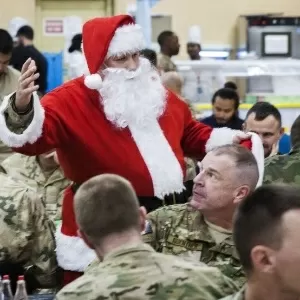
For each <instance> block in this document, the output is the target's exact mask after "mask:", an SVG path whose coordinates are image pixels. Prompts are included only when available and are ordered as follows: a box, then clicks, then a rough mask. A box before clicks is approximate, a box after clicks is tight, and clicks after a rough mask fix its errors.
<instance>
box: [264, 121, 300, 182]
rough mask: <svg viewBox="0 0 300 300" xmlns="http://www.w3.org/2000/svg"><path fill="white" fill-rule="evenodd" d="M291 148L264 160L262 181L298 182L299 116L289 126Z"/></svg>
mask: <svg viewBox="0 0 300 300" xmlns="http://www.w3.org/2000/svg"><path fill="white" fill-rule="evenodd" d="M291 144H292V150H291V151H290V153H289V154H286V155H275V156H271V157H269V158H267V159H266V160H265V175H264V183H266V184H267V183H272V182H281V183H295V184H298V185H299V184H300V116H298V118H297V119H296V120H295V122H294V124H293V125H292V128H291Z"/></svg>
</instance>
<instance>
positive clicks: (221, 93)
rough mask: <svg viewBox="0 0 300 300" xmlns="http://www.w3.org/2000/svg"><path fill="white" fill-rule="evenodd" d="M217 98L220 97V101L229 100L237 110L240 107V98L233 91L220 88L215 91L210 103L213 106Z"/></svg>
mask: <svg viewBox="0 0 300 300" xmlns="http://www.w3.org/2000/svg"><path fill="white" fill-rule="evenodd" d="M217 97H220V98H221V99H230V100H234V107H235V109H236V110H237V109H238V108H239V105H240V97H239V95H238V93H237V92H236V91H235V90H233V89H231V88H230V89H228V88H222V89H219V90H217V91H216V92H215V93H214V95H213V97H212V100H211V103H212V104H214V103H215V102H216V99H217Z"/></svg>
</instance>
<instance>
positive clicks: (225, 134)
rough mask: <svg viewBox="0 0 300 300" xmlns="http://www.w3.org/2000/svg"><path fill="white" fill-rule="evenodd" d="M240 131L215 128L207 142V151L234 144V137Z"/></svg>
mask: <svg viewBox="0 0 300 300" xmlns="http://www.w3.org/2000/svg"><path fill="white" fill-rule="evenodd" d="M238 132H239V130H232V129H229V128H225V127H224V128H215V129H213V131H212V132H211V134H210V137H209V139H208V141H207V142H206V145H205V149H206V153H207V152H209V151H211V150H213V149H214V148H217V147H220V146H223V145H227V144H232V142H233V137H234V136H235V135H236V134H237V133H238Z"/></svg>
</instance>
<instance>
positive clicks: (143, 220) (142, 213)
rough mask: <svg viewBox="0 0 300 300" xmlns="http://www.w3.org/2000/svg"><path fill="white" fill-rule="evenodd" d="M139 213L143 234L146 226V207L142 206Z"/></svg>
mask: <svg viewBox="0 0 300 300" xmlns="http://www.w3.org/2000/svg"><path fill="white" fill-rule="evenodd" d="M139 212H140V225H141V232H143V231H144V230H145V226H146V218H147V210H146V208H145V207H144V206H141V207H140V208H139Z"/></svg>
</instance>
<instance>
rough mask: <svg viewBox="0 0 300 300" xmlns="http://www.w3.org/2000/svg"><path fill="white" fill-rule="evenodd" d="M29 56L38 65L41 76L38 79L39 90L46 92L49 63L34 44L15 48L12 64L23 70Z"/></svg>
mask: <svg viewBox="0 0 300 300" xmlns="http://www.w3.org/2000/svg"><path fill="white" fill-rule="evenodd" d="M28 58H32V59H33V60H34V61H35V63H36V67H37V72H39V73H40V77H39V78H38V79H37V80H36V82H35V83H36V84H38V85H39V92H40V93H42V94H45V92H46V90H47V71H48V63H47V60H46V58H45V57H44V55H43V54H42V53H41V52H40V51H39V50H37V49H36V48H35V47H34V46H17V47H15V48H14V49H13V52H12V57H11V60H10V64H11V65H12V66H13V67H14V68H15V69H17V70H19V71H21V69H22V66H23V64H24V63H25V61H26V60H27V59H28Z"/></svg>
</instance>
